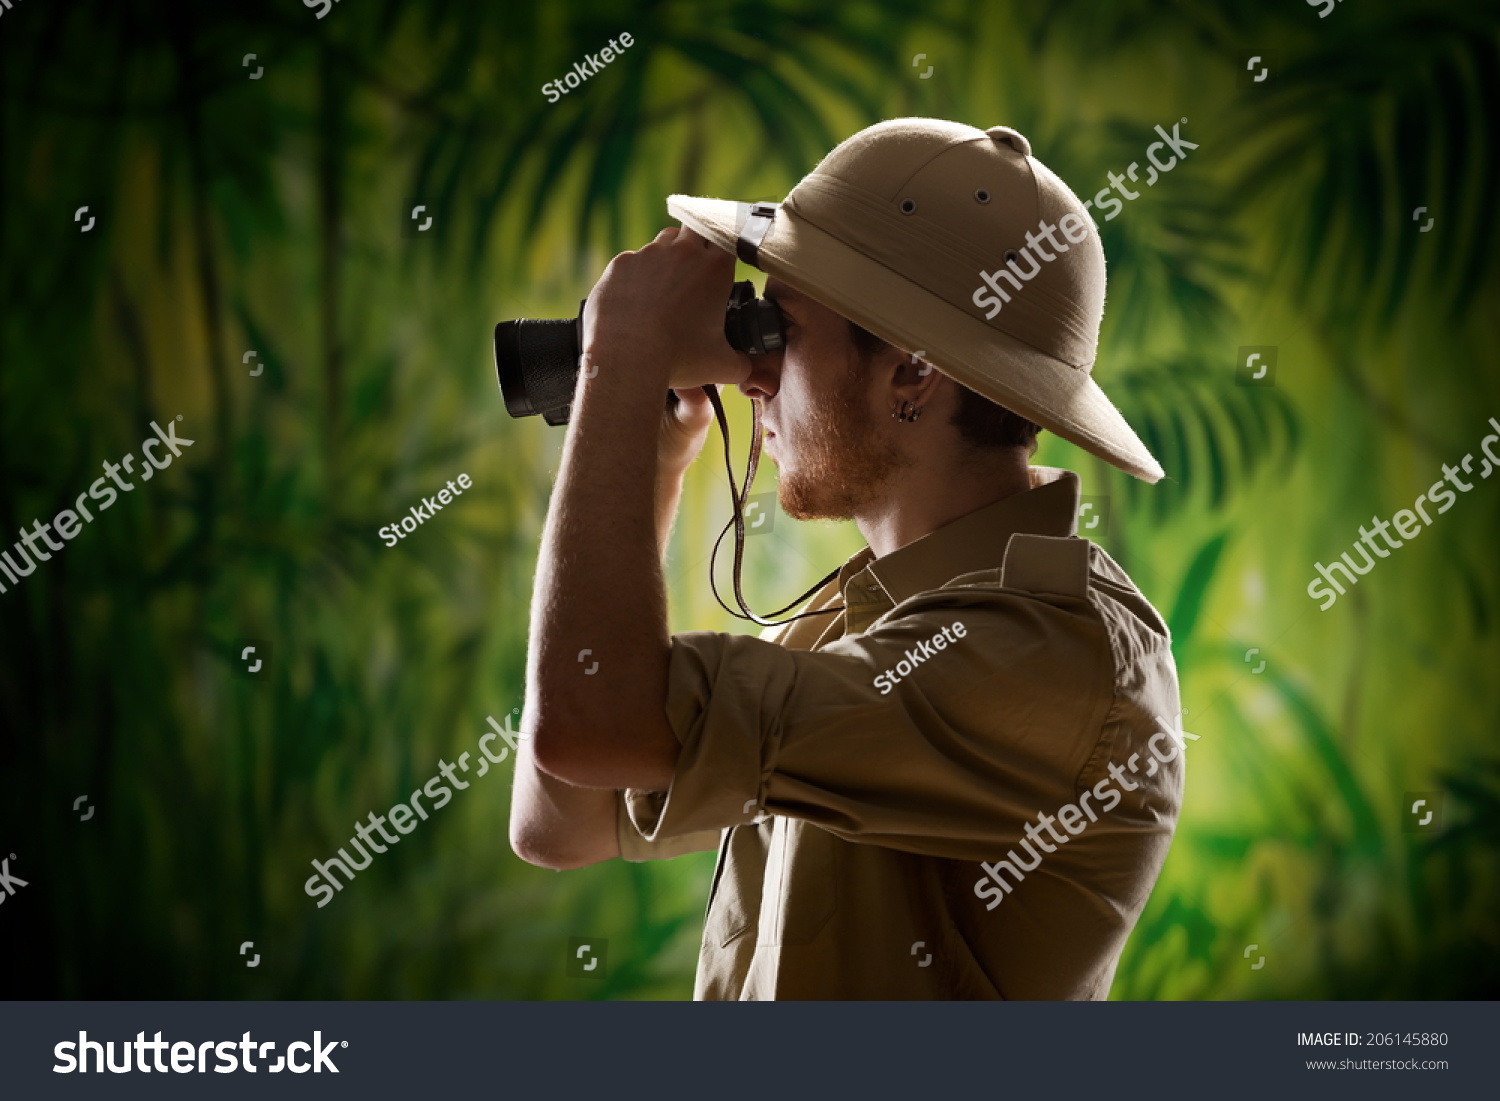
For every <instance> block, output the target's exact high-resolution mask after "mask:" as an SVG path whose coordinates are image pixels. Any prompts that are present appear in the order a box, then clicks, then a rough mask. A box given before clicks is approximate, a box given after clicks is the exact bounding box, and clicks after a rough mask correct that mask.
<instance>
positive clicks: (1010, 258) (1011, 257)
mask: <svg viewBox="0 0 1500 1101" xmlns="http://www.w3.org/2000/svg"><path fill="white" fill-rule="evenodd" d="M1020 258H1021V254H1020V253H1019V252H1017V251H1016V250H1015V249H1013V248H1008V249H1006V250H1005V262H1006V263H1007V264H1014V263H1015V262H1016V261H1017V260H1019V259H1020Z"/></svg>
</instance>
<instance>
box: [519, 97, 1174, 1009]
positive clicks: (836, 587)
mask: <svg viewBox="0 0 1500 1101" xmlns="http://www.w3.org/2000/svg"><path fill="white" fill-rule="evenodd" d="M668 206H669V209H670V210H671V211H672V213H673V214H674V216H676V217H677V218H679V219H680V220H681V221H683V222H684V223H685V228H682V229H667V230H664V231H663V232H662V233H661V234H660V235H659V236H658V237H657V238H656V240H654V241H653V242H651V243H650V244H649V245H647V246H646V247H645V248H643V249H641V250H639V251H638V252H627V253H623V254H621V255H620V256H617V257H615V258H614V260H613V261H612V262H611V263H610V265H609V266H608V268H607V269H606V270H605V272H604V274H603V276H602V277H601V278H600V279H599V282H598V283H597V284H596V285H595V287H594V289H593V292H592V294H591V295H590V296H589V300H588V304H587V307H586V309H585V313H584V352H583V356H584V360H585V366H584V369H583V370H582V371H581V372H580V376H579V381H578V386H577V391H576V393H575V397H574V404H573V413H572V426H571V430H570V431H569V433H568V438H567V442H566V445H565V447H564V452H563V462H562V468H561V470H560V472H559V475H558V482H557V487H556V491H555V493H554V494H553V497H552V504H551V510H550V512H549V514H548V518H547V525H546V531H545V535H544V537H543V542H542V548H541V556H540V560H539V562H538V566H537V575H536V590H535V598H534V605H533V609H532V623H531V647H530V653H529V658H528V666H527V701H526V705H525V716H526V726H527V735H528V737H527V738H526V740H525V741H523V742H522V750H521V752H520V753H519V754H518V761H517V771H516V784H515V795H514V802H513V808H512V814H511V843H512V845H513V847H514V848H515V850H516V852H517V853H518V854H519V855H520V856H521V857H523V858H524V859H526V860H528V861H531V862H532V863H535V864H540V865H543V866H545V867H551V868H574V867H579V866H582V865H586V864H591V863H595V862H597V861H601V860H607V859H610V858H612V857H617V856H619V857H624V858H625V859H627V860H643V859H649V858H654V857H666V856H675V855H678V854H680V853H683V852H690V851H697V850H701V849H706V848H712V847H714V846H715V845H717V846H718V848H719V866H718V870H717V872H716V873H715V876H714V885H713V890H712V897H711V899H710V902H709V909H708V916H707V921H706V926H705V929H704V937H703V946H702V954H701V957H700V962H699V969H698V980H697V991H696V994H697V997H699V998H712V999H770V998H1103V997H1105V996H1106V995H1107V994H1108V992H1109V985H1110V981H1111V978H1112V977H1113V974H1114V969H1115V964H1116V962H1117V960H1118V958H1119V954H1120V951H1121V949H1122V947H1123V945H1124V941H1125V938H1126V936H1127V934H1128V933H1129V932H1130V929H1131V928H1132V926H1133V925H1134V923H1135V921H1136V918H1137V917H1138V916H1139V915H1140V912H1141V909H1142V908H1143V907H1144V905H1145V902H1146V899H1147V896H1148V895H1149V893H1150V889H1151V886H1152V884H1153V883H1154V882H1155V880H1156V876H1157V873H1158V872H1159V870H1160V868H1161V865H1162V862H1163V860H1164V859H1165V857H1166V852H1167V847H1168V844H1169V842H1170V839H1171V835H1172V831H1173V829H1174V828H1175V824H1176V818H1177V812H1178V807H1179V805H1180V802H1181V792H1182V761H1181V757H1180V754H1179V751H1178V749H1179V747H1178V746H1177V744H1176V742H1175V741H1174V738H1173V736H1172V735H1170V734H1169V733H1167V731H1171V730H1174V729H1179V727H1178V726H1176V725H1174V720H1175V718H1176V716H1177V715H1178V714H1179V706H1180V705H1179V703H1178V698H1177V680H1176V670H1175V666H1174V665H1173V661H1172V655H1171V650H1170V644H1169V638H1168V634H1167V630H1166V627H1165V625H1164V624H1163V622H1162V620H1161V618H1160V617H1159V616H1158V615H1157V614H1156V612H1155V611H1154V610H1153V609H1152V607H1151V606H1150V605H1149V604H1148V603H1147V601H1146V600H1145V599H1144V598H1143V597H1142V596H1141V594H1140V593H1139V592H1138V591H1137V590H1136V588H1135V586H1134V585H1133V584H1131V582H1130V580H1129V578H1127V577H1126V576H1125V574H1124V573H1123V572H1122V571H1121V570H1120V569H1119V567H1118V566H1116V565H1115V564H1114V563H1113V562H1112V561H1111V560H1110V559H1109V557H1108V556H1107V555H1106V554H1105V553H1104V552H1103V551H1102V550H1101V549H1100V548H1099V547H1097V546H1095V545H1094V544H1093V543H1091V542H1089V541H1087V540H1083V539H1079V538H1077V537H1076V535H1075V534H1074V533H1075V524H1076V515H1077V509H1078V479H1077V477H1076V475H1073V474H1071V473H1067V472H1064V471H1060V470H1051V469H1044V468H1033V467H1030V466H1029V465H1028V460H1029V458H1030V455H1031V453H1032V450H1033V449H1034V447H1035V442H1034V436H1035V433H1036V431H1037V426H1038V425H1040V426H1042V427H1045V428H1047V429H1049V430H1051V431H1053V432H1055V433H1058V434H1060V435H1062V436H1063V437H1065V438H1066V439H1068V440H1070V441H1073V442H1074V443H1077V444H1078V445H1079V446H1081V447H1083V448H1085V449H1086V450H1088V451H1090V452H1092V453H1094V454H1095V455H1098V456H1101V457H1103V458H1104V459H1106V460H1108V461H1109V462H1111V463H1114V464H1115V465H1117V466H1119V467H1121V468H1123V469H1125V470H1127V471H1129V472H1131V473H1132V474H1135V475H1137V476H1139V477H1142V478H1144V479H1145V480H1147V481H1155V480H1157V479H1158V478H1159V477H1160V476H1161V469H1160V467H1158V466H1157V464H1156V462H1155V460H1154V459H1152V457H1151V455H1150V454H1149V452H1148V451H1147V450H1146V448H1145V447H1144V446H1143V445H1142V444H1141V442H1140V441H1139V439H1137V437H1136V435H1135V433H1134V432H1132V431H1131V429H1130V428H1129V426H1128V425H1127V424H1126V423H1125V421H1124V419H1123V418H1122V417H1121V416H1120V414H1119V413H1118V412H1117V411H1116V410H1115V408H1114V406H1113V405H1111V404H1110V402H1109V400H1108V399H1107V398H1106V397H1105V396H1104V394H1103V392H1102V391H1101V390H1100V389H1099V388H1098V387H1097V386H1096V385H1095V384H1094V382H1093V381H1092V379H1091V378H1090V377H1089V368H1090V367H1091V365H1092V363H1093V359H1094V349H1095V344H1096V341H1097V336H1098V329H1099V322H1100V319H1101V316H1102V313H1103V302H1104V255H1103V250H1102V248H1101V246H1100V244H1099V238H1098V233H1097V231H1096V229H1095V228H1094V225H1093V222H1092V220H1091V218H1090V217H1089V216H1088V213H1087V209H1086V208H1085V207H1083V206H1082V205H1081V204H1080V203H1079V201H1078V199H1077V198H1076V197H1075V196H1074V195H1073V193H1072V192H1071V191H1070V190H1068V188H1067V186H1066V185H1065V184H1063V183H1062V181H1061V180H1059V179H1058V178H1057V177H1056V176H1055V175H1053V174H1052V173H1051V172H1049V171H1048V170H1047V169H1046V168H1045V167H1044V166H1043V165H1042V164H1040V163H1039V162H1038V161H1036V160H1035V159H1034V158H1032V157H1031V156H1030V146H1029V143H1028V142H1027V141H1026V139H1025V138H1024V137H1022V136H1021V135H1020V134H1018V133H1016V132H1015V131H1014V130H1011V129H1008V128H1006V127H994V128H992V129H990V130H988V131H982V130H977V129H974V128H972V127H968V126H962V125H958V124H955V123H949V122H941V121H937V120H932V119H900V120H894V121H890V122H885V123H881V124H879V125H877V126H874V127H871V128H869V129H867V130H864V131H862V132H860V133H859V134H856V135H855V136H854V137H852V138H850V139H849V140H848V141H846V142H844V143H843V144H841V145H840V146H839V147H838V148H836V149H835V150H834V151H833V152H832V153H830V154H829V155H828V156H827V157H826V158H824V160H823V162H822V163H821V164H819V166H818V168H817V169H816V170H815V171H813V172H812V173H811V174H809V175H808V176H807V177H806V178H805V179H803V180H802V182H801V183H799V184H798V185H797V187H796V188H795V189H794V190H793V191H792V193H791V195H789V196H788V198H787V199H786V201H785V202H784V203H781V204H779V205H773V204H757V205H756V206H755V207H753V208H752V207H750V206H749V205H747V204H742V203H732V202H723V201H719V200H711V199H690V198H686V197H684V196H673V197H672V198H671V199H669V200H668ZM731 250H732V251H734V252H737V253H738V254H739V256H740V257H741V258H742V259H744V260H746V261H747V262H749V263H754V264H756V265H757V266H759V267H760V268H761V269H763V270H764V271H766V272H767V273H768V274H769V275H770V276H771V278H769V279H768V280H767V284H766V294H767V296H768V297H771V298H773V299H774V300H775V301H776V302H777V304H778V306H779V307H780V309H781V310H782V311H783V313H784V317H785V322H786V335H787V342H786V347H785V349H784V351H783V352H781V353H777V354H774V355H769V356H763V357H756V358H755V360H753V361H752V359H751V358H750V357H748V356H745V355H741V354H739V353H737V352H735V351H734V350H732V349H731V348H730V347H729V345H728V344H727V343H726V341H725V339H724V335H723V316H724V303H725V300H726V299H727V297H728V294H729V287H730V283H731V281H732V278H733V257H732V256H731ZM1023 256H1024V257H1026V259H1024V260H1023ZM1033 264H1035V265H1036V270H1035V271H1032V270H1031V268H1032V265H1033ZM991 269H995V270H991ZM1002 269H1003V270H1002ZM992 300H993V301H992ZM994 305H999V306H1000V308H999V309H998V310H997V309H994V308H993V306H994ZM708 383H718V384H730V383H733V384H737V385H738V386H739V387H740V389H741V391H742V392H743V393H745V394H746V395H747V396H749V397H750V398H751V399H752V400H754V401H755V402H758V403H759V404H760V406H761V408H762V410H763V413H764V424H765V429H766V431H765V448H766V453H767V454H768V455H769V456H770V457H771V458H772V459H773V460H774V461H775V462H776V463H777V465H778V467H779V468H780V487H779V494H780V500H781V503H782V506H783V508H784V509H785V510H786V512H787V513H788V514H789V515H791V516H794V517H800V518H811V517H835V518H852V519H853V520H854V522H855V523H856V525H857V526H858V528H859V530H860V533H861V534H862V535H863V536H864V537H865V539H866V540H867V542H868V543H869V546H868V548H866V549H865V550H863V551H861V552H860V553H859V554H857V555H855V556H854V557H853V558H852V559H850V560H849V562H848V563H847V564H846V565H845V566H844V567H843V569H842V570H841V571H840V573H839V575H838V577H837V578H836V579H835V580H834V581H832V582H830V583H829V584H828V585H826V586H825V587H824V588H823V589H822V590H821V591H820V592H818V593H817V594H815V595H814V596H813V597H812V599H811V601H810V603H809V604H808V606H807V610H808V611H809V612H813V613H823V614H815V615H811V616H809V617H806V618H801V619H798V620H796V621H795V622H793V623H791V624H790V626H783V627H777V628H775V629H773V630H770V631H768V632H766V633H764V634H763V635H762V637H760V638H755V637H751V636H747V635H730V634H718V633H712V632H703V631H699V632H689V633H686V634H678V635H670V634H669V633H668V631H667V625H666V624H667V620H666V603H665V599H664V594H663V583H662V572H661V564H660V560H661V555H662V553H663V551H664V549H665V545H666V538H667V534H668V532H669V530H670V527H671V522H672V517H673V514H674V512H675V509H676V504H677V499H678V495H679V491H680V488H681V479H682V475H683V471H684V470H685V469H686V467H687V465H688V464H689V463H690V462H691V461H692V460H693V458H694V457H695V456H696V454H697V452H698V450H699V448H700V447H701V446H702V444H703V440H704V435H705V433H706V431H707V427H708V423H709V420H710V415H709V411H708V409H707V407H706V397H705V396H704V395H703V393H702V391H701V390H695V389H694V388H695V387H700V386H702V385H703V384H708ZM669 387H671V388H674V389H675V390H676V392H677V394H678V396H679V397H680V398H681V399H682V400H681V402H680V403H679V404H678V405H676V406H675V408H673V409H671V410H669V411H668V412H667V413H666V414H665V416H664V415H663V412H662V408H663V404H664V399H665V391H666V390H667V389H668V388H669ZM585 651H588V652H589V653H587V654H585ZM595 662H597V666H595V665H594V663H595Z"/></svg>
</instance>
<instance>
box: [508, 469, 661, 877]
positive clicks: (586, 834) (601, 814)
mask: <svg viewBox="0 0 1500 1101" xmlns="http://www.w3.org/2000/svg"><path fill="white" fill-rule="evenodd" d="M682 478H683V473H682V472H681V471H677V470H675V469H669V468H667V467H661V468H660V469H659V470H658V472H657V481H656V532H657V548H658V557H660V558H665V556H666V552H667V541H668V539H669V538H670V536H671V533H672V523H673V521H674V520H675V519H676V516H677V506H678V502H679V501H680V500H681V497H682ZM525 713H528V714H529V713H530V704H529V703H528V707H527V710H526V712H525ZM618 814H619V806H618V801H617V796H616V794H615V792H614V791H613V790H607V789H602V788H583V787H574V786H573V785H571V784H566V783H564V782H563V781H561V780H558V779H556V778H555V777H552V776H548V775H547V774H546V773H545V772H543V771H542V770H541V769H539V768H537V767H536V759H535V756H534V755H533V753H532V747H531V742H530V740H529V739H528V740H526V741H523V742H522V743H521V747H520V749H519V750H518V752H517V754H516V771H515V784H514V788H513V792H512V795H511V811H510V820H511V825H510V836H511V846H512V847H513V848H514V849H515V851H516V852H517V854H519V855H520V856H521V857H522V858H523V859H525V860H527V861H530V862H531V863H533V864H539V865H541V866H543V867H547V868H557V869H563V868H577V867H581V866H583V865H587V864H595V863H598V862H599V861H601V860H609V859H611V858H613V857H617V856H619V855H620V844H619V835H618V833H617V830H618Z"/></svg>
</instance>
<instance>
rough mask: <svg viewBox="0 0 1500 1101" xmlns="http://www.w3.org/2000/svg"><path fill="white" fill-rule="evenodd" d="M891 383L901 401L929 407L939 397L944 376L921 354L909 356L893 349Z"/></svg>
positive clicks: (897, 349)
mask: <svg viewBox="0 0 1500 1101" xmlns="http://www.w3.org/2000/svg"><path fill="white" fill-rule="evenodd" d="M891 356H892V364H891V369H892V377H891V383H892V386H893V388H894V389H895V392H896V397H897V399H898V400H900V401H913V402H916V403H917V404H918V405H927V404H928V403H929V402H931V401H932V399H933V398H934V397H935V396H936V395H937V391H938V387H939V386H941V385H942V379H943V374H942V372H941V371H939V370H938V369H937V368H936V367H934V366H933V365H932V364H930V363H928V362H927V361H926V360H925V359H923V358H922V356H921V353H920V352H919V353H917V354H916V355H908V354H907V353H906V352H903V351H901V350H900V349H899V348H893V349H891Z"/></svg>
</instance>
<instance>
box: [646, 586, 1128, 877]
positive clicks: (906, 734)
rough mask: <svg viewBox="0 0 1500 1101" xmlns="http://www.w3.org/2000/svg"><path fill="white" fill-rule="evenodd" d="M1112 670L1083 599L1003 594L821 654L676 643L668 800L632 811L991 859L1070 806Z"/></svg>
mask: <svg viewBox="0 0 1500 1101" xmlns="http://www.w3.org/2000/svg"><path fill="white" fill-rule="evenodd" d="M938 639H941V640H942V641H941V643H939V642H938V641H937V640H938ZM1112 669H1113V667H1112V662H1111V660H1110V651H1109V642H1108V639H1107V637H1106V635H1105V631H1104V628H1103V626H1102V624H1101V623H1100V621H1099V617H1098V615H1097V613H1095V612H1094V611H1093V609H1092V608H1091V607H1090V605H1089V602H1088V600H1087V599H1086V598H1066V597H1058V598H1056V599H1048V600H1039V599H1037V598H1035V597H1033V596H1031V595H1029V594H1025V593H1017V592H1014V591H1006V590H1003V589H1000V588H998V587H981V586H963V587H953V588H946V589H943V590H938V591H935V592H933V593H928V594H924V595H923V596H920V597H917V598H914V599H912V600H909V601H906V602H904V603H903V604H902V605H901V606H900V607H899V608H897V609H896V610H895V612H893V613H892V614H890V615H888V616H886V617H883V618H882V619H880V620H878V621H876V623H875V624H874V625H872V627H871V628H870V629H869V630H868V631H866V632H864V633H861V634H856V635H852V636H847V637H845V638H843V639H840V640H839V641H837V642H835V643H833V644H831V645H830V646H827V647H825V648H824V649H822V650H818V651H798V650H787V649H783V648H782V647H780V646H778V645H775V644H774V643H769V642H765V641H762V640H760V639H757V638H752V637H749V636H744V635H730V634H717V633H711V632H691V633H688V634H683V635H677V636H674V637H673V640H672V657H671V666H670V675H669V691H668V704H667V709H668V715H669V719H670V721H671V724H672V727H673V729H674V731H675V732H676V734H677V737H678V739H679V741H680V742H681V744H682V752H681V755H680V757H679V760H678V765H677V769H676V772H675V774H674V777H673V781H672V784H671V787H670V789H669V790H668V791H666V792H655V793H650V792H639V791H632V792H628V793H627V794H626V805H627V807H628V809H629V812H630V817H631V819H632V821H633V823H634V827H635V829H636V830H638V831H639V832H640V833H641V834H642V835H644V836H645V837H646V838H648V839H657V838H664V837H672V836H678V835H680V834H683V833H692V832H698V831H703V830H717V829H722V828H723V827H725V826H733V825H738V824H742V823H746V822H750V821H751V820H753V819H754V818H755V817H756V816H757V815H758V814H759V813H761V812H762V811H764V812H769V813H771V814H778V815H786V816H790V817H796V818H802V819H805V820H808V821H810V822H813V823H815V824H817V825H819V826H821V827H822V828H824V829H827V830H828V831H830V832H832V833H834V834H836V835H838V836H840V837H844V838H846V839H848V840H852V841H861V842H866V843H872V844H879V845H884V846H886V847H889V848H895V849H901V850H905V851H909V852H916V853H921V854H925V855H932V856H943V857H952V858H962V859H987V858H990V857H992V856H993V855H994V853H995V850H996V847H997V845H999V844H1001V843H1002V842H1009V841H1014V840H1015V839H1016V838H1017V837H1018V835H1019V832H1020V829H1021V827H1022V826H1023V825H1024V823H1025V822H1027V821H1029V820H1031V819H1032V818H1034V817H1035V815H1036V814H1037V812H1038V811H1042V810H1055V809H1056V808H1057V807H1059V806H1061V805H1063V804H1065V803H1067V802H1069V801H1071V800H1072V799H1073V797H1074V794H1075V793H1074V790H1073V787H1074V781H1075V779H1076V778H1077V777H1078V775H1079V773H1080V771H1081V770H1082V768H1083V766H1084V764H1085V763H1086V762H1087V761H1088V760H1089V758H1090V756H1091V754H1092V753H1093V752H1094V750H1095V748H1096V746H1097V745H1098V743H1099V740H1100V731H1101V728H1102V727H1103V725H1104V720H1105V717H1106V715H1107V714H1108V712H1109V708H1110V704H1111V700H1112V695H1113V692H1112V689H1113V675H1112Z"/></svg>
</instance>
